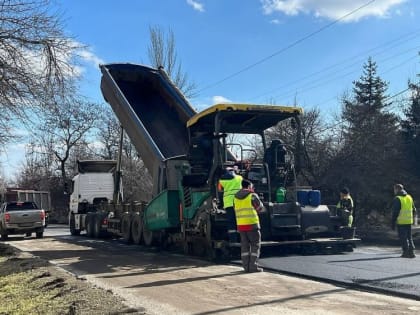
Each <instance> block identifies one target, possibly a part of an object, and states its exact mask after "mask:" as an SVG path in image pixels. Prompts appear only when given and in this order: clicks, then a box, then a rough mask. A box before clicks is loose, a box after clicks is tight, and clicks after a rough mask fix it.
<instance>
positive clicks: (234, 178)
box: [218, 167, 242, 243]
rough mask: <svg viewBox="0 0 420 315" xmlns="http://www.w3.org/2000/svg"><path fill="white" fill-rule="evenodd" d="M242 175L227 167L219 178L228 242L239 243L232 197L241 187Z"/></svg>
mask: <svg viewBox="0 0 420 315" xmlns="http://www.w3.org/2000/svg"><path fill="white" fill-rule="evenodd" d="M241 182H242V176H241V175H238V174H236V172H235V169H234V168H232V167H227V168H226V169H225V172H224V173H223V174H222V176H221V177H220V179H219V184H218V189H219V191H220V192H223V209H225V211H226V220H227V225H228V226H227V228H228V237H229V243H239V236H238V231H237V230H236V219H235V211H234V209H233V199H234V198H235V194H236V193H237V192H238V191H239V190H240V189H241Z"/></svg>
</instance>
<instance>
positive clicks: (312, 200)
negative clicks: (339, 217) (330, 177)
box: [308, 190, 321, 207]
mask: <svg viewBox="0 0 420 315" xmlns="http://www.w3.org/2000/svg"><path fill="white" fill-rule="evenodd" d="M308 199H309V204H310V205H311V206H312V207H318V206H319V205H320V204H321V192H320V191H319V190H311V191H309V193H308Z"/></svg>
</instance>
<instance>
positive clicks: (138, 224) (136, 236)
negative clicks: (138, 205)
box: [131, 214, 143, 245]
mask: <svg viewBox="0 0 420 315" xmlns="http://www.w3.org/2000/svg"><path fill="white" fill-rule="evenodd" d="M142 234H143V220H142V218H141V216H140V214H136V215H134V216H133V220H132V222H131V238H132V239H133V243H134V244H137V245H139V244H141V241H142Z"/></svg>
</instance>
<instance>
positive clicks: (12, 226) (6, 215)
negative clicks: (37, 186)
mask: <svg viewBox="0 0 420 315" xmlns="http://www.w3.org/2000/svg"><path fill="white" fill-rule="evenodd" d="M44 228H45V211H44V210H42V209H40V208H38V206H37V205H36V204H35V202H33V201H25V202H19V201H11V202H5V203H3V204H2V206H1V208H0V235H1V239H2V240H6V239H7V237H8V236H9V235H16V234H25V235H26V236H31V234H32V233H34V232H35V234H36V238H42V237H43V236H44Z"/></svg>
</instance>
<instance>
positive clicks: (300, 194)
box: [297, 190, 309, 206]
mask: <svg viewBox="0 0 420 315" xmlns="http://www.w3.org/2000/svg"><path fill="white" fill-rule="evenodd" d="M308 193H309V190H298V191H297V201H298V202H299V203H300V204H301V205H302V206H307V205H309V194H308Z"/></svg>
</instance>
